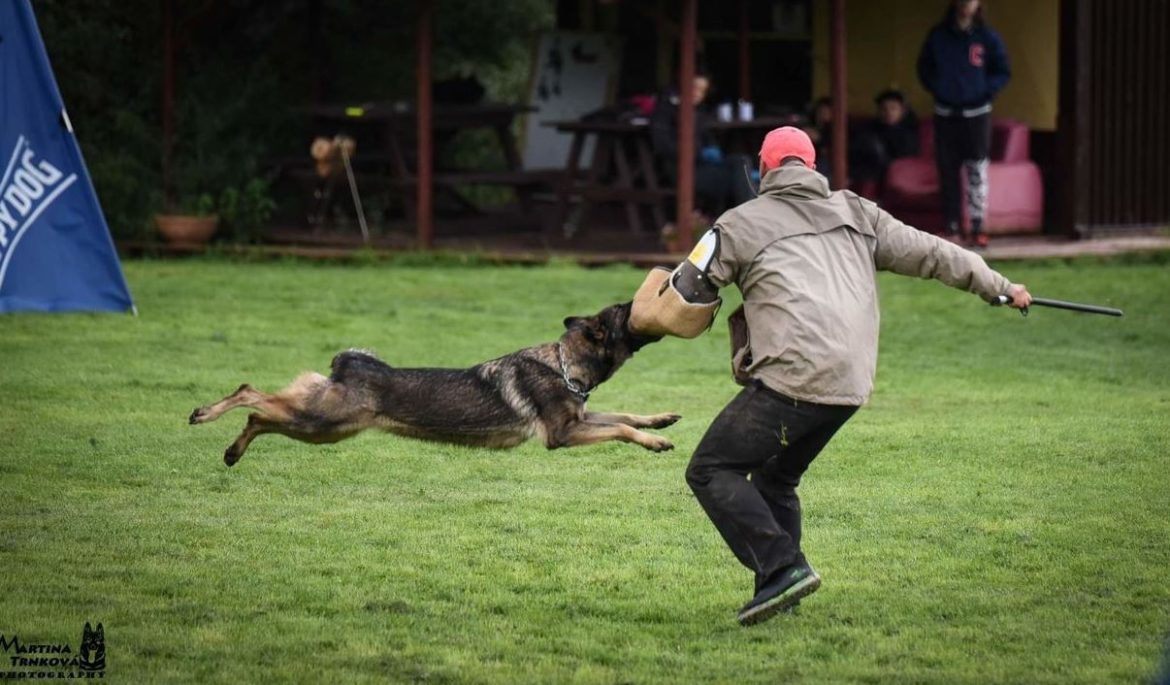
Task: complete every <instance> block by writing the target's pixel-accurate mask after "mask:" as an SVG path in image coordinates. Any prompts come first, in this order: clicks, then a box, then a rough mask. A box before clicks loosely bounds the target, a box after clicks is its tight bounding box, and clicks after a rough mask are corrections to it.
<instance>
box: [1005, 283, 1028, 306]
mask: <svg viewBox="0 0 1170 685" xmlns="http://www.w3.org/2000/svg"><path fill="white" fill-rule="evenodd" d="M1007 294H1008V297H1010V298H1012V301H1011V302H1010V303H1008V306H1010V307H1014V308H1016V309H1027V308H1028V305H1030V304H1032V293H1030V292H1028V287H1027V286H1025V285H1024V284H1023V283H1012V287H1010V288H1008V292H1007Z"/></svg>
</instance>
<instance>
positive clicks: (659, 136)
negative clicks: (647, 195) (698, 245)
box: [650, 74, 755, 216]
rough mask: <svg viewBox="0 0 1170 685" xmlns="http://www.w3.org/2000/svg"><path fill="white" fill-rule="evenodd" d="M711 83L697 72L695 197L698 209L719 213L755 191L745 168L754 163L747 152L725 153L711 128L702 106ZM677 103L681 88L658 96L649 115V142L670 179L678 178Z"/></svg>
mask: <svg viewBox="0 0 1170 685" xmlns="http://www.w3.org/2000/svg"><path fill="white" fill-rule="evenodd" d="M710 87H711V81H710V79H708V78H707V76H706V75H703V74H699V75H696V76H695V86H694V104H695V195H696V198H695V199H696V200H697V202H696V208H697V209H699V210H702V211H703V212H704V213H706V214H707V215H709V216H717V215H718V214H720V213H722V212H723V211H725V210H727V209H730V208H731V207H735V206H737V205H739V204H741V203H743V202H746V201H747V200H750V199H751V198H752V197H754V195H755V193H754V192H753V191H752V188H751V185H750V184H749V183H748V181H747V176H746V172H745V169H749V170H750V169H751V168H752V167H753V164H752V161H751V160H750V159H749V158H748V157H747V156H745V155H724V154H723V150H722V149H721V148H720V147H719V141H717V140H716V139H715V136H714V134H713V133H712V131H711V123H712V118H711V115H710V113H709V112H707V111H706V110H705V109H703V108H701V107H699V105H700V104H702V102H703V100H704V99H705V98H706V97H707V92H708V90H709V89H710ZM678 103H679V95H678V89H677V88H671V89H669V90H667V91H666V92H664V93H662V94H661V95H659V96H658V102H657V104H656V105H655V107H654V113H653V114H651V116H650V142H651V144H652V145H653V147H654V156H655V158H656V159H657V162H658V166H659V168H660V169H661V170H662V171H663V174H664V176H665V178H664V180H665V181H666V182H667V183H674V182H675V179H676V178H678Z"/></svg>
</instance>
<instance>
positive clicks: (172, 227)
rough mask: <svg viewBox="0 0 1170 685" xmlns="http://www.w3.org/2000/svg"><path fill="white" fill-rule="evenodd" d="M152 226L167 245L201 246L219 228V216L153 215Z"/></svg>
mask: <svg viewBox="0 0 1170 685" xmlns="http://www.w3.org/2000/svg"><path fill="white" fill-rule="evenodd" d="M154 225H155V226H157V227H158V232H159V233H161V234H162V236H163V238H165V239H166V241H167V242H168V243H171V244H179V243H188V244H192V243H194V244H202V243H206V242H207V241H208V240H211V236H213V235H215V229H217V228H219V216H218V215H214V214H213V215H211V216H185V215H182V214H155V215H154Z"/></svg>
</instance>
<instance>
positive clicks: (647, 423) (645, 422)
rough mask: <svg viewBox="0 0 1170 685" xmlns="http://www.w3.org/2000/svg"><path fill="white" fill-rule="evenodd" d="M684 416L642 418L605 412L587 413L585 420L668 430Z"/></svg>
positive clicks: (634, 415) (671, 415)
mask: <svg viewBox="0 0 1170 685" xmlns="http://www.w3.org/2000/svg"><path fill="white" fill-rule="evenodd" d="M681 418H682V416H680V415H678V414H654V415H653V416H642V415H641V414H609V413H603V412H592V411H587V412H585V420H586V421H591V422H593V423H624V424H626V425H627V426H633V427H634V428H666V427H667V426H669V425H671V424H673V423H674V422H675V421H678V420H679V419H681Z"/></svg>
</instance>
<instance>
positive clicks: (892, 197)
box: [880, 117, 1044, 235]
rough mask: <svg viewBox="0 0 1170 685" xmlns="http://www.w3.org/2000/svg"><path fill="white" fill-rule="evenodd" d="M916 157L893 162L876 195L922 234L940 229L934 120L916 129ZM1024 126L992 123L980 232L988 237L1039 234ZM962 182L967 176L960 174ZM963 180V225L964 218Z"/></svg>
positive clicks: (1040, 188)
mask: <svg viewBox="0 0 1170 685" xmlns="http://www.w3.org/2000/svg"><path fill="white" fill-rule="evenodd" d="M918 135H919V143H920V148H919V149H920V150H921V152H920V154H919V155H918V156H917V157H907V158H903V159H898V160H894V162H893V163H892V164H890V167H889V169H888V170H887V172H886V180H885V184H884V187H883V188H882V190H881V194H880V202H881V205H882V208H883V209H885V210H886V211H888V212H890V213H891V214H893V215H894V216H895V217H897V218H898V219H900V220H902V221H904V222H906V223H907V224H910V225H911V226H914V227H916V228H920V229H922V230H924V231H931V232H934V233H939V232H941V231H942V230H943V216H942V200H941V199H940V197H939V184H938V170H937V169H936V168H935V163H934V121H933V119H932V118H931V117H924V118H923V120H922V122H921V123H920V124H919V131H918ZM1029 135H1030V132H1029V130H1028V126H1027V125H1026V124H1023V123H1021V122H1018V121H1014V120H1012V119H993V120H992V123H991V163H990V164H989V165H988V183H989V186H990V187H989V189H988V196H987V216H986V217H985V218H984V220H983V228H984V230H985V231H986V232H987V233H988V234H989V235H1002V234H1008V233H1039V232H1040V231H1041V227H1042V224H1043V217H1044V185H1043V182H1042V180H1041V177H1040V168H1039V167H1038V166H1036V163H1035V162H1033V161H1032V160H1031V159H1030V156H1029V155H1030V152H1031V150H1030V142H1029ZM963 176H964V179H965V177H966V171H964V172H963ZM965 186H966V181H965V180H964V182H963V185H962V187H963V188H964V189H963V201H962V208H963V224H964V225H965V226H970V219H969V217H968V216H967V192H966V189H965Z"/></svg>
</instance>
